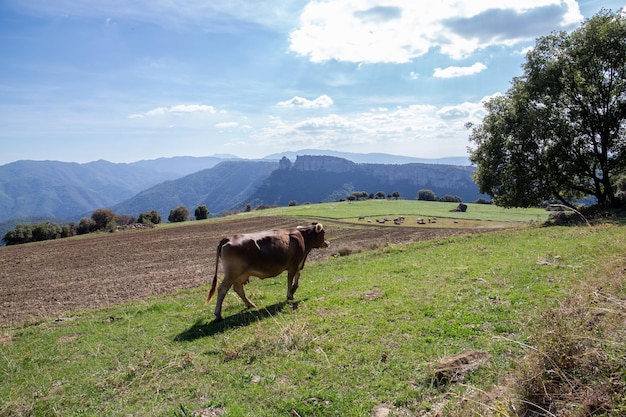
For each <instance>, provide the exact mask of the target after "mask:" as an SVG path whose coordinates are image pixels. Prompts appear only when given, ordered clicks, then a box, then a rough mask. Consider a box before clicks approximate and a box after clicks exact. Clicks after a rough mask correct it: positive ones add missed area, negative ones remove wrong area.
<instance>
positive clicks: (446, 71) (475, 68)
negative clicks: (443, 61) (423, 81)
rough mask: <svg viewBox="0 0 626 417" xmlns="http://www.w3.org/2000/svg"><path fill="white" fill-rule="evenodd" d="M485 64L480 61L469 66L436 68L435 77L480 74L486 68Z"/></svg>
mask: <svg viewBox="0 0 626 417" xmlns="http://www.w3.org/2000/svg"><path fill="white" fill-rule="evenodd" d="M486 69H487V67H486V66H485V64H482V63H480V62H477V63H475V64H474V65H472V66H469V67H448V68H435V72H434V73H433V77H435V78H455V77H465V76H468V75H473V74H478V73H479V72H481V71H484V70H486Z"/></svg>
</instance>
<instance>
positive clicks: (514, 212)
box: [249, 200, 549, 222]
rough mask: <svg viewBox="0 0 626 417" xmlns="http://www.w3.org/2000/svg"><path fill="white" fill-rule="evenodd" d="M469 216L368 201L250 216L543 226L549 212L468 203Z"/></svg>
mask: <svg viewBox="0 0 626 417" xmlns="http://www.w3.org/2000/svg"><path fill="white" fill-rule="evenodd" d="M466 204H467V206H468V209H467V211H466V212H465V213H463V212H455V211H454V209H455V208H456V207H457V206H458V203H440V202H434V201H420V200H392V201H389V200H364V201H355V202H348V201H342V202H337V203H325V204H301V205H298V206H293V207H278V208H274V209H267V210H262V211H257V212H254V213H250V214H249V215H254V216H258V215H264V214H265V215H279V216H301V217H306V216H311V217H317V218H320V219H323V218H328V219H336V220H357V219H358V218H359V217H371V218H377V217H385V216H388V217H395V216H405V217H422V218H428V217H437V218H445V219H465V220H479V221H494V222H543V221H545V220H547V218H548V214H549V213H548V212H547V211H546V210H544V209H541V208H527V209H521V208H510V209H507V208H502V207H497V206H494V205H490V204H476V203H466Z"/></svg>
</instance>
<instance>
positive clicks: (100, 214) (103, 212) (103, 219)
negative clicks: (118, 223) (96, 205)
mask: <svg viewBox="0 0 626 417" xmlns="http://www.w3.org/2000/svg"><path fill="white" fill-rule="evenodd" d="M113 219H115V213H113V211H112V210H110V209H107V208H100V209H96V210H94V212H93V213H91V220H93V221H94V223H95V230H102V229H105V228H106V226H107V224H109V223H110V222H111V221H113Z"/></svg>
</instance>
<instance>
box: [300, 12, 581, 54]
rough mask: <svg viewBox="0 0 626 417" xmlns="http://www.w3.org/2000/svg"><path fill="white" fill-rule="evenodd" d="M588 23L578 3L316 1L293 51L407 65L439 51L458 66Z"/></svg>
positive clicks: (305, 16) (302, 21)
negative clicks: (492, 50) (493, 49)
mask: <svg viewBox="0 0 626 417" xmlns="http://www.w3.org/2000/svg"><path fill="white" fill-rule="evenodd" d="M581 20H582V15H581V13H580V10H579V8H578V3H577V2H576V1H575V0H527V1H524V2H520V1H519V0H482V1H471V2H470V1H466V2H458V1H456V0H439V1H437V3H436V5H427V4H424V3H421V2H406V1H400V0H395V1H394V0H391V1H388V2H386V5H385V6H374V7H372V6H371V2H370V1H368V0H346V1H341V2H338V1H333V2H331V1H311V2H310V3H308V4H307V5H306V7H305V8H304V10H303V12H302V14H301V15H300V22H299V25H298V27H297V28H296V29H294V30H293V31H292V32H291V34H290V49H291V51H292V52H295V53H296V54H298V55H303V56H307V57H308V58H309V60H311V61H312V62H324V61H328V60H337V61H347V62H363V63H406V62H410V61H411V60H413V59H414V58H417V57H420V56H422V55H425V54H426V53H428V52H429V51H430V50H433V49H438V50H439V51H440V52H441V53H442V54H445V55H448V56H450V57H452V58H455V59H460V58H464V57H467V56H469V55H470V54H472V53H473V52H475V51H476V50H478V49H482V48H487V47H489V46H494V45H506V46H511V45H515V44H517V43H519V42H523V41H528V40H533V39H535V38H536V37H538V36H542V35H546V34H548V33H550V32H551V31H552V30H555V29H559V28H560V29H571V28H573V27H574V26H576V25H578V24H579V23H580V21H581Z"/></svg>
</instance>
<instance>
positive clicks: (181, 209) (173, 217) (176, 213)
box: [167, 206, 189, 223]
mask: <svg viewBox="0 0 626 417" xmlns="http://www.w3.org/2000/svg"><path fill="white" fill-rule="evenodd" d="M188 219H189V209H188V208H187V207H185V206H178V207H176V208H175V209H174V210H171V211H170V215H169V216H168V217H167V221H168V222H170V223H179V222H185V221H187V220H188Z"/></svg>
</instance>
